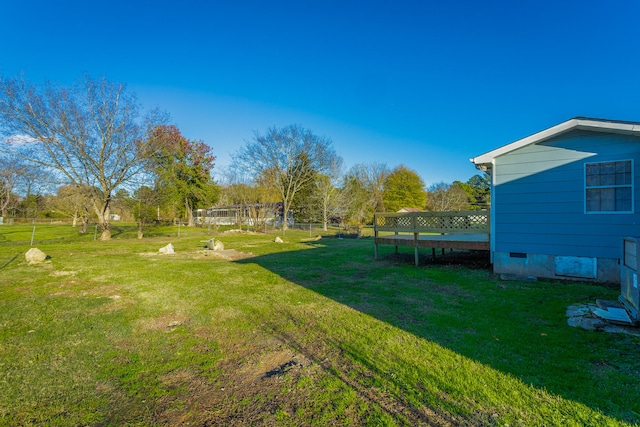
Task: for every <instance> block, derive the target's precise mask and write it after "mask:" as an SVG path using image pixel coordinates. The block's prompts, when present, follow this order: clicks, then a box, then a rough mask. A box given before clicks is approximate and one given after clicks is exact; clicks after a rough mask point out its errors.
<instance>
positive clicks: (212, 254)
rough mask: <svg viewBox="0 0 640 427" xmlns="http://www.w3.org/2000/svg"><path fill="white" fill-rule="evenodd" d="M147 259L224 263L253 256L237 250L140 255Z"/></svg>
mask: <svg viewBox="0 0 640 427" xmlns="http://www.w3.org/2000/svg"><path fill="white" fill-rule="evenodd" d="M138 255H139V256H141V257H145V258H156V257H159V258H173V259H195V260H204V259H210V260H224V261H238V260H241V259H247V258H252V257H254V256H255V255H253V254H252V253H250V252H241V251H237V250H235V249H225V250H222V251H212V250H199V251H176V252H175V253H173V254H162V253H160V252H141V253H139V254H138Z"/></svg>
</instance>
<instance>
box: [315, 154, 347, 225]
mask: <svg viewBox="0 0 640 427" xmlns="http://www.w3.org/2000/svg"><path fill="white" fill-rule="evenodd" d="M342 164H343V163H342V159H341V158H339V157H336V158H335V159H334V162H333V164H332V165H331V166H330V168H329V170H328V173H327V174H318V175H317V176H316V182H315V191H314V194H313V197H312V200H313V202H314V205H316V211H318V213H319V217H320V218H322V229H323V230H324V231H327V226H328V224H329V222H330V221H331V218H332V217H334V216H340V215H341V213H342V212H343V211H344V204H345V198H344V197H343V195H344V192H342V191H341V190H340V188H339V187H338V181H339V180H340V179H341V177H342Z"/></svg>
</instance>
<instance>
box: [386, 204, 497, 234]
mask: <svg viewBox="0 0 640 427" xmlns="http://www.w3.org/2000/svg"><path fill="white" fill-rule="evenodd" d="M373 224H374V230H375V234H376V235H377V234H378V232H379V231H392V232H408V233H443V234H449V233H457V234H489V233H490V221H489V211H488V210H485V211H456V212H394V213H378V214H376V215H375V218H374V221H373Z"/></svg>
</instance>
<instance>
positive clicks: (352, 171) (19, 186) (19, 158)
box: [0, 76, 490, 240]
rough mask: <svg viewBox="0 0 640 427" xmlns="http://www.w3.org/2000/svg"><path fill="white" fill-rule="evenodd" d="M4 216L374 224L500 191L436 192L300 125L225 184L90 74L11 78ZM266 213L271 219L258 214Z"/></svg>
mask: <svg viewBox="0 0 640 427" xmlns="http://www.w3.org/2000/svg"><path fill="white" fill-rule="evenodd" d="M0 131H1V132H2V134H3V135H4V137H5V138H4V140H3V141H2V142H1V143H0V216H2V217H7V216H14V217H19V216H24V217H39V216H40V217H50V218H55V217H68V218H73V223H74V225H80V226H81V227H83V228H84V229H86V227H87V224H88V223H89V222H90V221H96V222H97V224H98V226H99V228H100V233H101V239H102V240H107V239H109V238H110V236H111V221H112V218H114V216H115V215H118V216H120V217H121V218H122V219H123V220H135V221H137V223H138V228H139V236H140V237H142V235H143V233H144V228H145V226H146V225H148V224H150V223H152V222H156V221H158V220H173V221H178V220H179V221H186V222H187V223H188V224H189V225H193V224H194V217H193V211H194V209H197V208H208V207H210V206H213V205H214V204H223V205H243V206H253V207H254V209H256V210H259V209H260V206H270V205H273V204H274V203H279V204H281V206H282V212H283V216H284V218H285V220H284V221H283V227H284V228H286V227H287V222H288V221H287V220H286V219H287V218H288V217H289V216H292V217H293V218H294V219H295V220H297V221H304V222H319V223H322V224H324V226H325V228H326V227H327V226H328V225H329V224H330V223H332V222H341V223H349V224H352V225H356V226H362V225H364V224H366V223H370V222H371V221H372V219H373V215H374V213H376V212H383V211H398V210H400V209H402V208H417V209H421V210H440V211H442V210H461V209H482V208H485V207H486V206H487V205H488V202H489V200H488V198H489V188H490V186H489V182H488V180H487V177H486V176H482V175H476V176H474V177H472V178H471V179H470V180H469V181H468V182H465V183H463V182H458V181H456V182H454V183H451V184H446V183H439V184H435V185H432V186H431V187H429V188H425V185H424V182H423V181H422V179H421V178H420V176H419V175H418V174H417V173H416V172H414V171H412V170H410V169H408V168H406V167H405V166H403V165H400V166H398V167H395V168H393V169H389V168H388V167H387V166H386V165H385V164H382V163H370V164H357V165H355V166H352V167H351V168H349V169H348V170H344V162H343V160H342V159H341V158H340V156H338V155H337V154H336V152H335V150H334V149H333V146H332V141H331V139H330V138H327V137H323V136H318V135H316V134H314V133H313V132H312V131H311V130H309V129H305V128H303V127H302V126H300V125H297V124H294V125H290V126H285V127H282V128H276V127H272V128H269V129H267V131H266V132H264V133H259V132H255V133H254V135H253V138H252V139H251V140H250V141H245V144H244V146H242V147H241V148H240V149H239V150H238V151H237V152H236V153H234V154H233V156H232V162H231V165H230V166H229V168H228V169H227V170H225V172H224V173H223V174H222V178H221V179H220V180H219V181H218V182H215V181H214V179H213V178H212V175H211V171H212V170H213V168H214V166H215V156H214V155H213V153H212V149H211V147H210V146H209V145H207V144H205V143H204V142H203V141H193V140H189V139H187V138H185V137H184V136H183V135H182V134H181V132H180V130H179V129H178V128H177V127H176V126H175V125H173V124H171V123H169V115H168V114H167V113H165V112H162V111H159V110H158V109H147V110H145V109H143V107H142V106H141V104H140V103H139V102H138V100H137V99H136V97H135V95H134V94H132V93H130V92H129V91H128V90H127V88H126V86H125V85H124V84H120V83H112V82H109V81H107V80H106V79H104V78H103V79H93V78H91V77H89V76H84V77H83V78H82V79H80V80H79V81H78V82H77V83H76V84H74V85H72V86H70V87H64V86H60V85H57V84H56V83H52V82H46V83H44V84H42V85H37V84H33V83H31V82H29V81H27V80H26V79H25V78H24V77H23V76H19V77H12V78H0ZM256 215H257V216H258V215H259V212H257V211H256Z"/></svg>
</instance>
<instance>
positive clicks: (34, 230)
mask: <svg viewBox="0 0 640 427" xmlns="http://www.w3.org/2000/svg"><path fill="white" fill-rule="evenodd" d="M35 236H36V226H35V225H34V226H33V231H32V232H31V246H33V238H34V237H35Z"/></svg>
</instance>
